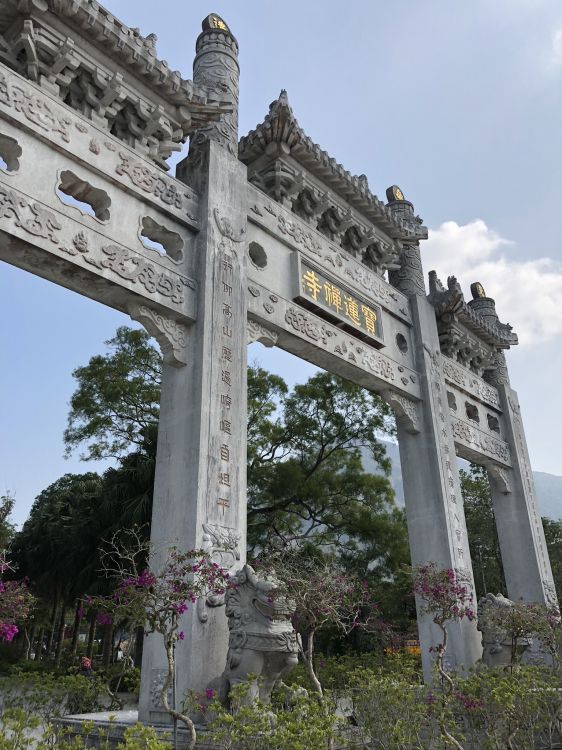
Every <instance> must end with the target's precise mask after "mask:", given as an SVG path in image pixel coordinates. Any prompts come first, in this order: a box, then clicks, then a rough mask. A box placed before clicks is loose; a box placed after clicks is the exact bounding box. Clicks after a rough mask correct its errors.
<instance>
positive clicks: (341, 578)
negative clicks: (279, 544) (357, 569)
mask: <svg viewBox="0 0 562 750" xmlns="http://www.w3.org/2000/svg"><path fill="white" fill-rule="evenodd" d="M258 565H261V567H262V568H263V567H268V568H269V569H270V570H271V571H272V572H273V574H274V575H275V577H276V578H277V579H278V581H279V583H280V585H279V588H278V590H277V595H278V596H281V597H284V598H286V599H287V600H289V601H290V602H291V604H292V605H294V614H293V618H292V619H293V625H294V628H295V630H296V631H297V632H300V633H302V634H303V635H304V639H303V640H304V641H305V644H306V645H304V644H303V643H302V641H300V640H299V648H300V652H301V656H302V659H303V662H304V665H305V668H306V671H307V674H308V677H309V679H310V682H311V683H312V686H313V688H314V690H315V691H316V692H317V693H319V694H322V684H321V682H320V680H319V679H318V676H317V674H316V669H315V651H314V650H315V637H316V635H317V633H318V632H319V631H321V630H325V629H328V628H329V629H332V630H335V631H338V632H339V633H340V634H341V635H348V634H349V633H351V632H352V631H354V630H363V631H366V632H369V633H378V634H379V635H380V634H384V633H385V631H386V628H385V626H384V624H383V623H382V621H381V620H380V618H379V617H378V606H377V604H376V603H375V602H374V601H373V599H372V596H371V592H370V591H369V587H368V584H367V583H366V581H361V580H360V579H359V578H358V577H357V576H356V575H353V574H350V573H344V572H342V570H341V569H340V568H338V567H337V566H336V565H334V564H331V563H327V562H320V561H318V560H314V559H310V558H306V557H303V556H302V555H299V554H298V553H293V552H286V551H284V552H279V553H277V554H272V555H270V556H269V557H268V560H267V566H265V565H264V564H263V563H261V564H260V563H258Z"/></svg>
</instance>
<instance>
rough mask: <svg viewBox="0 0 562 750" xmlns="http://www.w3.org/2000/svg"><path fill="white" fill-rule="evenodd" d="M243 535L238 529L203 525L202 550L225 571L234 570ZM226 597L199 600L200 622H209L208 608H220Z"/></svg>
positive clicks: (211, 595)
mask: <svg viewBox="0 0 562 750" xmlns="http://www.w3.org/2000/svg"><path fill="white" fill-rule="evenodd" d="M241 538H242V535H241V534H240V532H239V531H237V530H236V529H231V528H229V527H227V526H218V525H216V524H209V523H204V524H203V538H202V542H201V546H202V548H203V549H204V550H205V551H206V552H207V553H208V554H209V555H210V557H211V560H212V561H213V562H215V563H216V564H217V565H219V566H220V567H221V568H224V569H225V570H232V568H234V567H235V566H236V564H237V563H238V562H239V560H240V558H241V556H242V555H241V552H240V540H241ZM224 602H225V598H224V595H220V594H210V595H209V596H207V597H205V598H204V599H203V598H200V599H198V600H197V616H198V618H199V622H207V620H208V619H209V613H208V612H207V607H220V606H222V605H223V604H224Z"/></svg>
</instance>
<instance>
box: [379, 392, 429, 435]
mask: <svg viewBox="0 0 562 750" xmlns="http://www.w3.org/2000/svg"><path fill="white" fill-rule="evenodd" d="M381 396H382V397H383V399H384V400H385V401H386V403H387V404H388V405H389V406H390V407H391V409H392V410H393V411H394V414H395V416H396V421H397V422H399V421H400V422H401V423H402V424H403V426H404V429H405V430H406V432H410V433H411V434H412V435H417V434H418V433H419V432H420V431H421V416H420V409H419V407H418V404H417V403H416V402H415V401H412V400H411V399H409V398H406V396H404V395H402V394H401V393H396V391H391V390H387V391H383V392H382V393H381Z"/></svg>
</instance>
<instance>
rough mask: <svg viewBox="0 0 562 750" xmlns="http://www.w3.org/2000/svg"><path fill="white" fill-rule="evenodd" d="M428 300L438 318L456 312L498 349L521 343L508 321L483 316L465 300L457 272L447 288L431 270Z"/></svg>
mask: <svg viewBox="0 0 562 750" xmlns="http://www.w3.org/2000/svg"><path fill="white" fill-rule="evenodd" d="M429 301H430V302H431V304H432V305H433V307H434V308H435V315H436V317H437V318H438V319H440V318H442V317H443V316H454V317H455V318H456V319H457V320H458V321H459V322H460V323H462V324H463V325H464V326H465V327H466V328H467V329H468V330H469V331H472V333H474V334H475V335H476V336H477V337H478V338H479V339H480V340H482V341H484V342H485V343H486V344H489V345H490V346H493V347H496V348H497V349H509V347H510V346H515V345H516V344H517V343H518V339H517V334H516V333H513V329H512V327H511V326H510V325H509V323H500V322H499V321H497V322H493V321H492V320H491V319H490V318H484V317H483V316H482V315H480V314H479V313H478V311H477V310H475V309H474V308H473V307H471V306H470V305H468V304H467V303H466V302H465V300H464V295H463V293H462V289H461V287H460V284H459V283H458V281H457V279H456V278H455V277H454V276H449V278H448V279H447V289H445V287H444V286H443V284H442V283H441V282H440V281H439V279H438V278H437V274H436V273H435V271H431V272H430V273H429Z"/></svg>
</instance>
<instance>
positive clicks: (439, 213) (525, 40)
mask: <svg viewBox="0 0 562 750" xmlns="http://www.w3.org/2000/svg"><path fill="white" fill-rule="evenodd" d="M106 7H107V8H108V9H109V10H110V11H111V12H112V13H114V14H115V15H116V16H117V17H119V18H121V19H122V20H123V21H124V22H125V23H127V24H129V25H130V26H137V27H139V28H140V30H141V33H143V34H144V35H146V34H148V33H150V32H154V33H156V34H157V36H158V43H157V49H158V55H159V57H161V58H164V59H166V60H167V61H168V63H169V65H170V67H171V68H173V69H179V70H180V71H181V72H182V74H183V75H184V77H191V65H192V59H193V54H194V46H195V39H196V37H197V35H198V33H199V31H200V28H201V27H200V23H201V20H202V19H203V18H204V17H205V16H206V15H208V13H210V12H211V11H213V12H217V13H219V14H221V15H222V16H223V17H224V18H225V20H226V21H227V22H228V23H229V24H230V26H231V28H232V30H233V32H234V33H235V35H236V36H237V38H238V41H239V43H240V64H241V96H240V134H241V135H243V134H244V133H246V132H247V131H248V130H250V129H251V128H253V127H254V126H255V124H256V123H258V122H260V121H261V120H262V119H263V117H264V115H265V114H266V112H267V108H268V105H269V102H270V101H271V100H272V99H274V98H276V97H277V95H278V94H279V91H280V89H281V88H285V89H287V91H288V95H289V100H290V102H291V105H292V107H293V109H294V111H295V114H296V116H297V118H298V119H299V122H300V124H301V125H302V126H303V127H304V129H305V130H306V132H307V133H308V134H309V135H310V137H311V138H312V139H313V140H315V141H316V142H318V143H320V145H321V146H322V147H323V148H325V149H326V150H327V151H328V152H329V153H330V154H331V155H332V156H334V157H335V158H336V159H337V160H338V161H340V162H341V163H342V164H343V165H344V166H345V167H346V168H347V169H349V170H350V171H351V172H353V173H355V174H361V173H364V174H366V175H367V177H368V179H369V184H370V187H371V189H372V190H373V191H374V192H375V193H377V194H378V195H379V197H384V191H385V189H386V187H388V186H389V185H391V184H393V183H396V184H398V185H400V186H401V188H402V190H403V191H404V193H405V195H406V197H407V198H410V199H411V200H412V201H413V202H414V204H415V206H416V210H417V212H419V213H420V214H421V216H422V217H423V218H424V220H425V223H426V224H427V225H428V226H429V227H430V230H431V232H430V240H429V241H428V243H426V246H425V247H424V249H423V257H424V266H425V270H426V272H428V271H430V270H432V268H436V269H437V270H438V271H439V273H440V275H441V276H442V278H443V280H445V278H446V276H447V275H449V274H456V275H457V276H458V278H459V280H460V281H461V283H462V284H463V287H464V289H465V292H466V293H467V296H469V294H468V287H469V284H470V282H471V281H474V280H476V279H478V280H479V281H481V282H482V283H483V285H484V287H485V288H486V290H487V292H488V293H489V294H490V295H491V296H494V297H495V298H496V302H497V308H498V311H499V314H500V317H501V318H502V319H503V320H504V321H506V322H510V323H512V325H513V326H514V328H515V330H516V331H517V332H518V333H519V334H520V340H521V345H520V346H519V347H517V348H516V349H514V350H513V351H512V352H511V353H510V354H509V355H508V361H509V364H510V370H511V379H512V384H513V386H514V388H515V389H516V390H517V391H518V392H519V396H520V400H521V403H522V408H523V412H524V416H525V421H526V429H527V437H528V441H529V448H530V453H531V460H532V463H533V466H534V468H535V469H537V470H540V471H547V472H551V473H558V474H562V461H561V460H560V458H559V455H560V451H559V447H558V440H559V438H558V425H559V423H560V422H561V421H562V396H561V394H560V390H559V388H558V381H559V379H560V374H561V372H562V346H561V345H562V305H561V301H562V263H561V261H562V252H561V244H562V240H561V239H560V231H559V217H560V213H561V212H560V203H561V202H562V179H561V178H562V174H561V172H562V149H561V148H560V133H561V132H562V3H560V1H559V0H494V2H493V3H490V2H489V0H487V1H485V2H484V1H481V0H472V2H470V3H451V2H450V0H423V2H421V0H405V1H404V2H402V3H388V2H382V0H376V1H374V2H367V0H362V1H361V2H360V1H359V0H347V2H345V3H341V2H333V1H332V0H328V1H323V2H321V3H320V2H318V1H317V2H309V3H303V2H296V1H295V0H285V2H283V3H282V4H281V3H279V2H273V0H244V1H243V2H238V3H235V2H232V0H230V1H227V0H224V1H223V2H216V3H215V4H214V5H212V6H211V5H209V4H208V3H206V2H205V3H204V2H201V1H200V0H190V2H189V3H186V2H180V1H179V0H167V1H166V2H161V3H158V4H156V3H153V2H148V1H147V0H141V1H139V0H136V1H135V2H133V1H132V0H112V1H108V2H106ZM0 320H1V324H0V347H1V348H0V351H1V352H2V365H3V366H2V368H0V425H1V429H0V491H3V490H5V489H9V490H11V491H13V492H15V494H16V519H17V520H18V521H22V520H23V519H24V518H25V516H26V514H27V512H28V509H29V507H30V505H31V502H32V501H33V498H34V496H35V495H36V494H37V493H38V492H40V491H41V489H43V488H44V487H45V486H47V485H48V484H49V483H50V482H52V481H54V480H55V479H57V478H58V477H59V476H60V475H61V474H63V473H65V472H67V471H86V470H88V469H90V468H102V466H98V467H95V466H93V465H91V464H90V465H88V464H84V463H81V462H79V461H78V458H77V457H75V458H72V459H70V460H64V459H63V458H62V454H63V444H62V433H63V430H64V427H65V423H66V415H67V412H68V401H69V399H70V396H71V393H72V391H73V380H72V377H71V372H72V370H73V368H75V367H76V366H78V365H80V364H84V363H86V362H87V360H88V359H89V357H90V356H92V355H94V354H96V353H99V352H101V351H103V341H104V340H105V339H108V338H110V337H111V336H112V335H113V333H114V331H115V328H116V327H117V326H118V325H121V324H124V323H127V322H130V321H128V319H127V318H126V317H125V316H124V315H121V314H120V313H116V312H115V311H112V310H110V309H109V308H106V307H103V306H102V305H98V304H96V303H94V302H92V301H90V300H88V299H85V298H81V297H79V296H77V295H75V294H73V293H71V292H68V291H67V290H64V289H61V288H58V287H56V286H54V285H52V284H49V283H48V282H45V281H43V280H42V279H39V278H36V277H33V276H31V275H29V274H26V273H24V272H22V271H19V270H18V269H15V268H11V267H9V266H7V265H5V264H0ZM250 357H252V358H255V357H259V359H260V361H261V362H262V364H263V365H264V366H266V367H269V368H270V369H272V370H274V371H276V372H279V374H281V375H283V376H284V377H285V378H286V379H287V380H288V381H290V382H295V381H298V380H302V379H304V378H305V377H306V376H307V374H309V373H310V372H311V368H310V366H309V365H307V364H306V363H303V362H299V361H298V360H295V359H293V358H290V357H289V356H288V355H284V354H283V353H282V352H279V351H277V350H266V349H263V348H261V347H259V345H256V346H254V347H252V348H251V351H250Z"/></svg>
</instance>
